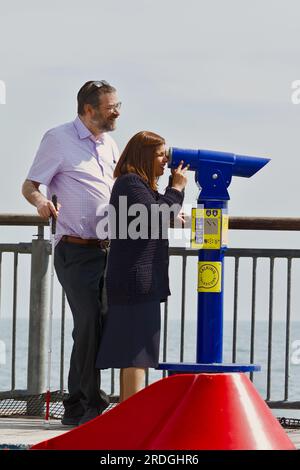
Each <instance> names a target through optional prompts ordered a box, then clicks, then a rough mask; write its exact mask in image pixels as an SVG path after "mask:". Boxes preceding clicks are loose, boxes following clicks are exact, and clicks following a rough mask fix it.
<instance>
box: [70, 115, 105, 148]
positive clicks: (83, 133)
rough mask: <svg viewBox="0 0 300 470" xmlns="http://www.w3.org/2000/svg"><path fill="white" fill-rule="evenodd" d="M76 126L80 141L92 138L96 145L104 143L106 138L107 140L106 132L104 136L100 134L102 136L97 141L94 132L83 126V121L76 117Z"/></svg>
mask: <svg viewBox="0 0 300 470" xmlns="http://www.w3.org/2000/svg"><path fill="white" fill-rule="evenodd" d="M74 126H75V128H76V130H77V133H78V136H79V139H81V140H82V139H87V138H90V139H91V140H92V141H93V142H95V143H102V142H104V138H105V135H104V132H103V133H102V134H100V136H99V137H98V139H97V140H96V139H95V136H94V135H93V134H92V132H91V131H90V130H89V129H88V128H87V127H86V126H85V125H84V124H83V122H82V120H81V119H80V117H79V116H77V117H76V119H75V121H74Z"/></svg>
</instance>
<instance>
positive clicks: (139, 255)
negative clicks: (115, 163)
mask: <svg viewBox="0 0 300 470" xmlns="http://www.w3.org/2000/svg"><path fill="white" fill-rule="evenodd" d="M120 196H127V210H128V209H129V207H130V206H131V205H132V204H143V205H144V206H145V207H146V208H147V216H148V224H147V225H148V238H141V237H140V238H137V239H131V238H129V237H128V236H127V238H126V239H122V238H121V237H120V234H119V228H120V226H119V223H118V221H119V214H120V211H121V212H122V214H121V215H122V217H123V219H124V218H125V225H126V222H127V228H128V226H129V224H130V223H131V222H132V221H133V220H134V219H135V218H136V217H137V216H138V214H137V215H135V216H131V217H130V216H128V214H127V215H125V214H124V212H125V211H124V209H123V210H122V202H121V207H120V200H119V197H120ZM183 197H184V195H183V193H182V192H180V191H178V190H176V189H173V188H171V187H167V189H166V191H165V194H163V195H162V194H159V193H158V192H157V191H153V190H152V189H151V188H150V186H149V185H148V184H147V183H146V182H145V181H144V180H143V178H141V177H140V176H139V175H137V174H135V173H127V174H126V175H122V176H120V177H119V178H118V179H117V180H116V182H115V184H114V186H113V189H112V194H111V198H110V204H111V205H112V206H113V207H114V209H115V211H116V214H115V215H116V222H117V223H116V226H115V229H116V238H113V237H112V239H111V247H110V253H109V258H108V268H107V280H106V282H107V295H108V303H109V304H128V303H139V302H149V301H152V300H160V301H165V300H166V297H167V296H168V295H170V289H169V277H168V266H169V254H168V249H169V242H168V239H167V238H165V239H163V238H162V225H161V223H162V217H160V223H159V232H157V235H156V238H151V237H150V233H151V228H152V229H153V228H154V227H153V220H155V219H153V217H152V220H151V217H150V211H151V206H153V205H154V206H156V207H155V208H154V209H156V210H157V209H158V208H159V207H160V209H162V205H163V204H166V205H167V206H169V207H171V206H172V205H173V204H176V205H177V206H176V213H175V216H176V215H177V213H178V212H179V210H180V207H181V205H182V202H183ZM123 203H124V198H123ZM152 210H153V208H152ZM151 222H152V226H151ZM156 228H157V227H156ZM123 230H124V228H123ZM123 237H124V235H123Z"/></svg>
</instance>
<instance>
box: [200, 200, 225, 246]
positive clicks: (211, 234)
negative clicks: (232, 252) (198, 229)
mask: <svg viewBox="0 0 300 470" xmlns="http://www.w3.org/2000/svg"><path fill="white" fill-rule="evenodd" d="M221 217H222V210H221V209H205V210H204V244H203V248H204V249H205V250H219V249H220V248H221Z"/></svg>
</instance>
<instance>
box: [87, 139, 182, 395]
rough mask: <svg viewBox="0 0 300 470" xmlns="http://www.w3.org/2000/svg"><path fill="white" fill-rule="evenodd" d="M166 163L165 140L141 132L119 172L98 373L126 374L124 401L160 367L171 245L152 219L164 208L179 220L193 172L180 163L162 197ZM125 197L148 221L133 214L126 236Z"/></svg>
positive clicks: (124, 155) (113, 202)
mask: <svg viewBox="0 0 300 470" xmlns="http://www.w3.org/2000/svg"><path fill="white" fill-rule="evenodd" d="M167 162H168V157H167V155H166V146H165V140H164V139H163V138H162V137H160V136H159V135H157V134H154V133H152V132H147V131H142V132H139V133H138V134H136V135H135V136H133V137H132V138H131V139H130V141H129V142H128V144H127V146H126V147H125V149H124V151H123V153H122V155H121V157H120V159H119V161H118V163H117V166H116V168H115V172H114V176H115V177H116V178H117V179H116V182H115V184H114V187H113V190H112V194H111V199H110V204H111V207H113V208H114V210H115V216H116V217H115V220H116V227H115V228H116V236H115V237H112V240H111V248H110V254H109V258H108V267H107V295H108V314H107V320H106V326H105V329H104V333H103V337H102V340H101V345H100V349H99V352H98V357H97V362H96V367H98V368H99V369H105V368H110V367H113V368H120V369H121V371H120V401H123V400H126V399H127V398H128V397H130V396H131V395H133V394H134V393H136V392H138V391H139V390H141V388H143V382H144V379H145V372H146V369H147V368H148V367H157V365H158V359H159V339H160V302H163V301H165V300H166V297H167V296H168V295H170V290H169V279H168V264H169V256H168V239H167V236H166V237H165V238H164V237H163V233H162V232H163V230H162V228H163V222H164V221H163V220H162V217H161V216H160V217H158V218H156V219H155V218H154V217H153V213H154V214H155V213H156V215H157V213H158V211H157V209H158V208H161V209H162V207H163V205H164V208H166V207H167V208H169V207H171V206H172V208H173V209H174V207H175V212H176V213H175V216H176V215H177V214H178V213H179V211H180V208H181V205H182V202H183V197H184V196H183V189H184V187H185V185H186V182H187V179H186V176H185V171H186V170H187V168H188V167H186V168H184V169H183V168H182V164H183V162H181V164H180V165H179V166H178V168H177V169H176V170H173V172H172V173H173V175H172V183H171V186H168V187H167V189H166V191H165V193H164V195H162V194H159V193H158V192H157V180H158V178H159V176H161V175H163V173H164V169H165V166H166V163H167ZM169 184H170V183H169ZM121 196H123V198H120V197H121ZM124 197H125V198H126V202H127V208H126V210H127V209H128V211H129V214H130V207H131V208H135V209H136V208H137V207H140V212H141V213H143V215H144V218H143V219H142V218H140V219H139V221H140V223H138V224H137V223H134V222H133V221H134V219H133V217H132V216H130V215H128V213H127V214H126V215H125V225H126V227H125V228H126V233H125V236H124V227H121V226H120V225H121V223H122V221H121V219H122V217H123V220H124ZM122 199H123V200H122ZM133 204H141V205H142V206H133ZM153 210H154V211H153ZM155 211H156V212H155ZM145 214H146V225H147V226H146V234H145V224H144V222H145ZM151 214H152V215H151ZM165 214H166V211H164V215H165ZM120 216H121V217H120ZM155 220H156V222H157V221H158V223H155ZM120 221H121V222H120ZM153 221H154V222H153ZM142 225H144V226H143V227H142ZM156 225H157V226H156ZM132 227H134V228H135V229H140V233H141V234H142V235H141V236H139V234H137V235H136V233H133V231H132ZM145 235H146V236H145Z"/></svg>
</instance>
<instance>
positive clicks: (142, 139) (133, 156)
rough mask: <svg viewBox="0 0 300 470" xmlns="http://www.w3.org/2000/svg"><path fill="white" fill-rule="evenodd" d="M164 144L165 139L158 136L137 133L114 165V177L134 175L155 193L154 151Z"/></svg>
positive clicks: (151, 133) (146, 132)
mask: <svg viewBox="0 0 300 470" xmlns="http://www.w3.org/2000/svg"><path fill="white" fill-rule="evenodd" d="M165 143H166V142H165V139H164V138H163V137H161V136H160V135H158V134H154V132H149V131H141V132H138V133H137V134H135V135H134V136H133V137H131V139H130V140H129V142H128V144H127V145H126V147H125V149H124V150H123V152H122V155H121V157H120V159H119V161H118V163H117V165H116V168H115V171H114V177H115V178H118V177H119V176H121V175H125V174H126V173H136V174H137V175H139V176H141V177H142V178H143V179H144V180H145V181H147V183H148V184H149V186H150V187H151V188H152V189H153V190H154V191H156V190H157V178H156V176H155V173H154V158H155V150H156V149H157V147H159V146H160V145H164V144H165Z"/></svg>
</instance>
